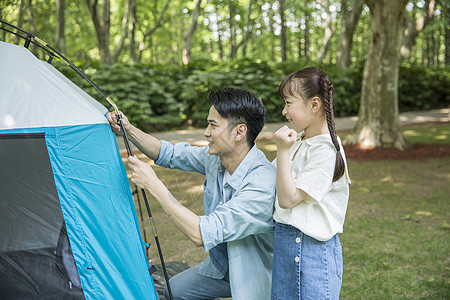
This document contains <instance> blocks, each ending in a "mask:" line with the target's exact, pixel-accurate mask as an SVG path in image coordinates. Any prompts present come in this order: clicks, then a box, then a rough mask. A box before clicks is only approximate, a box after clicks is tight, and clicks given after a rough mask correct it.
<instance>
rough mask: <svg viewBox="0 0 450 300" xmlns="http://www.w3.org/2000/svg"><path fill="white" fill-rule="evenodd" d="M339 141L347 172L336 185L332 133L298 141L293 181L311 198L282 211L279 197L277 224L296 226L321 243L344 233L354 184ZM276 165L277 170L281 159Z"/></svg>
mask: <svg viewBox="0 0 450 300" xmlns="http://www.w3.org/2000/svg"><path fill="white" fill-rule="evenodd" d="M299 136H301V135H300V134H299ZM338 141H339V144H340V146H341V150H340V152H341V154H342V157H343V158H344V162H345V172H344V176H342V177H341V178H340V179H339V180H337V181H336V182H332V180H333V174H334V165H335V162H336V149H335V147H334V145H333V143H332V141H331V137H330V135H329V134H323V135H317V136H314V137H312V138H309V139H306V140H303V141H302V140H298V141H297V142H296V143H295V144H294V145H293V146H292V147H291V149H290V151H289V162H290V168H291V175H292V178H293V179H294V182H295V185H296V187H297V188H298V189H301V190H303V191H304V192H306V193H307V194H308V195H309V196H310V197H309V199H307V200H305V201H303V202H301V203H300V204H298V205H297V206H296V207H294V208H292V209H283V208H281V207H280V206H279V205H278V197H277V198H276V201H275V212H274V216H273V218H274V220H275V221H277V222H279V223H284V224H289V225H292V226H295V227H296V228H298V229H299V230H301V231H302V232H303V233H305V234H307V235H309V236H311V237H313V238H315V239H317V240H319V241H327V240H329V239H331V238H332V237H333V236H334V235H335V234H336V233H342V231H343V225H344V220H345V213H346V211H347V204H348V197H349V184H350V183H351V181H350V177H349V175H348V169H347V160H346V157H345V153H344V148H343V147H342V144H341V140H340V139H339V137H338ZM297 150H298V151H297ZM296 152H297V153H296ZM295 153H296V154H295ZM294 154H295V157H294ZM272 163H273V164H274V165H275V167H276V165H277V159H275V160H274V161H273V162H272Z"/></svg>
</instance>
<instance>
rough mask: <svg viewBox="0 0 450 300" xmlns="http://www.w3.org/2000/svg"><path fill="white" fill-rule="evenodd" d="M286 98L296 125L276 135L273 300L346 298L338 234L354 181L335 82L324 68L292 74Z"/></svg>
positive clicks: (281, 89)
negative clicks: (339, 128)
mask: <svg viewBox="0 0 450 300" xmlns="http://www.w3.org/2000/svg"><path fill="white" fill-rule="evenodd" d="M278 93H279V94H280V95H281V97H282V98H283V99H284V100H285V106H284V109H283V112H282V113H283V115H284V116H285V117H286V119H287V120H288V122H289V124H290V127H291V128H289V127H287V126H283V127H282V128H280V129H279V130H278V131H276V132H275V134H274V138H275V141H276V144H277V158H276V159H275V160H274V162H273V163H274V164H276V166H277V179H276V187H277V200H276V203H275V212H274V220H275V248H274V260H273V273H272V299H273V300H277V299H279V300H290V299H302V300H303V299H338V298H339V292H340V289H341V285H342V269H343V266H342V248H341V244H340V243H339V236H338V233H339V232H342V228H343V224H344V219H345V212H346V210H347V203H348V196H349V186H348V185H349V183H350V178H349V177H348V171H347V166H346V159H345V154H344V149H343V147H342V144H341V142H340V139H339V137H337V136H336V130H335V128H334V114H333V85H332V84H331V81H330V78H329V77H328V75H327V74H326V73H325V72H324V71H322V70H321V69H319V68H314V67H313V68H306V69H303V70H300V71H297V72H295V73H292V74H290V75H289V76H287V77H286V78H285V79H284V80H283V82H281V84H280V86H279V89H278ZM297 132H302V133H301V135H300V137H299V139H297Z"/></svg>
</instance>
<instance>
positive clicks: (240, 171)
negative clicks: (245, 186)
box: [227, 144, 258, 190]
mask: <svg viewBox="0 0 450 300" xmlns="http://www.w3.org/2000/svg"><path fill="white" fill-rule="evenodd" d="M257 154H258V148H257V147H256V144H255V145H253V147H252V148H251V149H250V151H248V153H247V155H246V156H245V157H244V159H243V160H242V161H241V163H240V164H239V166H238V167H237V168H236V170H235V171H234V172H233V174H232V175H231V176H230V178H228V181H227V183H228V184H229V185H230V186H231V187H232V188H233V189H234V190H236V189H237V188H238V187H239V185H240V184H241V183H242V178H244V176H245V175H247V173H248V170H249V169H250V167H251V166H252V165H253V162H254V160H255V158H256V156H257Z"/></svg>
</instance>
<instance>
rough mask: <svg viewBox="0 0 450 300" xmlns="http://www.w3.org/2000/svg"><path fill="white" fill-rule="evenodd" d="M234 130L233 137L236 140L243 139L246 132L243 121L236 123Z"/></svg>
mask: <svg viewBox="0 0 450 300" xmlns="http://www.w3.org/2000/svg"><path fill="white" fill-rule="evenodd" d="M235 130H236V136H235V138H234V139H235V141H236V142H239V141H241V140H242V139H245V136H246V134H247V125H245V124H243V123H241V124H238V125H236V127H235Z"/></svg>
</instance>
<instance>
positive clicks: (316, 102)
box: [309, 97, 322, 113]
mask: <svg viewBox="0 0 450 300" xmlns="http://www.w3.org/2000/svg"><path fill="white" fill-rule="evenodd" d="M309 103H310V105H311V106H310V107H311V110H312V112H314V113H315V112H318V111H320V108H321V107H322V100H320V98H319V97H313V98H312V99H311V101H310V102H309Z"/></svg>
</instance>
